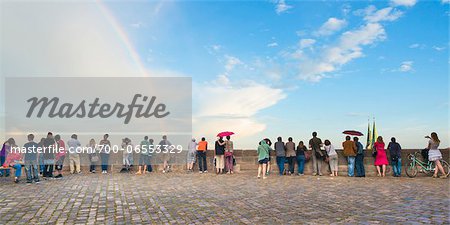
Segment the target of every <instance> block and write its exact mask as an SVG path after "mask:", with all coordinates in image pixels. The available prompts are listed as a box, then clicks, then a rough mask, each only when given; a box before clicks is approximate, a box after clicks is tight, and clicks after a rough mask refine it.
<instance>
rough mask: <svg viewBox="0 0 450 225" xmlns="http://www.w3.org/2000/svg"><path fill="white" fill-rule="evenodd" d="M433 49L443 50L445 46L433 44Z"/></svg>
mask: <svg viewBox="0 0 450 225" xmlns="http://www.w3.org/2000/svg"><path fill="white" fill-rule="evenodd" d="M433 49H434V50H436V51H443V50H445V47H439V46H433Z"/></svg>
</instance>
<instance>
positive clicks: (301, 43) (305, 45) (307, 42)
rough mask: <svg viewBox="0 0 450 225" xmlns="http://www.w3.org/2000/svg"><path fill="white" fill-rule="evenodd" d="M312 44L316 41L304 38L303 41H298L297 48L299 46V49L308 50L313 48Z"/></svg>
mask: <svg viewBox="0 0 450 225" xmlns="http://www.w3.org/2000/svg"><path fill="white" fill-rule="evenodd" d="M314 43H316V40H314V39H309V38H304V39H300V41H299V46H300V49H304V48H309V47H311V46H313V45H314Z"/></svg>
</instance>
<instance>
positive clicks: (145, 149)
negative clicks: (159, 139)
mask: <svg viewBox="0 0 450 225" xmlns="http://www.w3.org/2000/svg"><path fill="white" fill-rule="evenodd" d="M149 146H150V142H149V141H148V136H145V137H144V140H142V141H141V143H140V148H139V150H140V154H139V166H138V171H137V172H136V175H141V174H143V173H144V174H145V172H146V171H147V164H148V161H149V159H148V158H149V157H148V154H149V152H150V149H149Z"/></svg>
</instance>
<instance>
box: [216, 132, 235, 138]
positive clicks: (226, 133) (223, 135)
mask: <svg viewBox="0 0 450 225" xmlns="http://www.w3.org/2000/svg"><path fill="white" fill-rule="evenodd" d="M233 134H234V133H233V132H231V131H224V132H220V133H218V134H217V137H226V136H231V135H233Z"/></svg>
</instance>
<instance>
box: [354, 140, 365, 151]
mask: <svg viewBox="0 0 450 225" xmlns="http://www.w3.org/2000/svg"><path fill="white" fill-rule="evenodd" d="M355 145H356V153H357V154H364V146H363V145H362V144H361V142H359V141H355Z"/></svg>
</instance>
